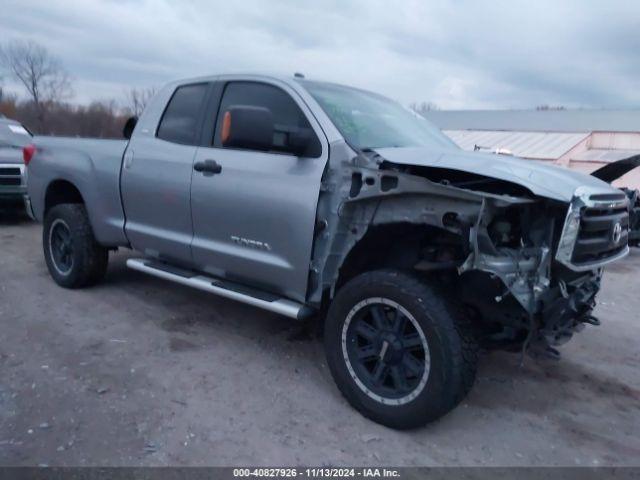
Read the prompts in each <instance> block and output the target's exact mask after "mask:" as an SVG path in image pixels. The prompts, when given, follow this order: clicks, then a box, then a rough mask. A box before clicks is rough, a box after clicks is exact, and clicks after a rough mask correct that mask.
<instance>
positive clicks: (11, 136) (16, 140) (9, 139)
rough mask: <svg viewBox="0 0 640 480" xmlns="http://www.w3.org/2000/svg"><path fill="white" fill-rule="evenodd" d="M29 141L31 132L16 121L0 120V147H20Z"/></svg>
mask: <svg viewBox="0 0 640 480" xmlns="http://www.w3.org/2000/svg"><path fill="white" fill-rule="evenodd" d="M30 143H31V134H30V133H29V132H28V131H27V129H26V128H24V127H23V126H22V125H20V124H18V123H4V122H0V147H13V148H22V147H24V146H26V145H29V144H30Z"/></svg>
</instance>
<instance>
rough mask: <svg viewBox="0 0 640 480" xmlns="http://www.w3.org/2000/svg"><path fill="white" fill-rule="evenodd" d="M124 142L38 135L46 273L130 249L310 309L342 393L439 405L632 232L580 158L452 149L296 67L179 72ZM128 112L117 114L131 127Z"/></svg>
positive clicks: (390, 414)
mask: <svg viewBox="0 0 640 480" xmlns="http://www.w3.org/2000/svg"><path fill="white" fill-rule="evenodd" d="M134 123H135V121H133V120H132V121H131V122H129V123H128V125H127V127H125V130H126V132H125V137H130V139H129V141H128V142H126V141H97V140H77V139H46V138H43V139H39V140H37V142H36V151H35V153H34V154H33V155H28V159H27V158H25V160H28V161H27V163H28V175H29V184H28V192H29V197H30V203H31V206H32V214H33V215H34V216H35V218H36V219H38V220H39V221H43V222H44V228H43V246H44V256H45V260H46V264H47V266H48V269H49V271H50V273H51V276H52V277H53V279H54V280H55V281H56V282H57V283H58V284H59V285H61V286H63V287H68V288H78V287H84V286H87V285H90V284H93V283H95V282H97V281H99V280H101V279H102V278H103V277H104V275H105V272H106V269H107V261H108V254H109V251H110V250H113V249H116V248H118V247H126V248H130V249H133V250H136V251H138V252H140V254H141V258H139V259H129V260H128V262H127V264H128V266H129V267H131V268H133V269H135V270H139V271H142V272H145V273H148V274H151V275H155V276H157V277H160V278H163V279H166V280H169V281H172V282H176V283H179V284H182V285H187V286H190V287H193V288H197V289H201V290H205V291H207V292H211V293H213V294H217V295H221V296H224V297H227V298H231V299H235V300H239V301H241V302H245V303H248V304H251V305H254V306H256V307H259V308H263V309H265V310H270V311H273V312H277V313H279V314H282V315H286V316H289V317H291V318H293V319H298V320H302V319H306V318H309V317H311V316H313V315H314V314H319V315H316V318H320V319H321V320H322V322H323V331H324V342H325V348H326V355H327V361H328V365H329V368H330V370H331V373H332V374H333V377H334V379H335V381H336V384H337V386H338V388H339V389H340V391H341V392H342V393H343V395H344V396H345V397H346V399H347V400H348V401H349V402H350V403H351V404H352V405H353V406H354V407H355V408H356V409H358V410H359V411H360V412H362V413H363V414H364V415H366V416H367V417H369V418H371V419H373V420H375V421H377V422H380V423H382V424H385V425H388V426H391V427H395V428H410V427H415V426H419V425H423V424H425V423H427V422H429V421H432V420H435V419H437V418H439V417H441V416H442V415H444V414H445V413H446V412H448V411H449V410H451V409H452V408H453V407H455V406H456V405H457V404H458V403H459V402H460V400H461V399H462V398H463V397H464V395H465V394H466V393H467V392H468V391H469V389H470V388H471V385H472V383H473V381H474V376H475V372H476V362H477V357H478V349H479V347H484V348H501V349H509V350H513V351H516V352H525V351H529V352H531V353H539V354H540V353H547V354H550V355H557V350H556V349H555V348H554V347H555V346H557V345H560V344H562V343H564V342H566V341H567V340H568V339H569V338H570V337H571V336H572V334H573V333H574V332H576V331H578V330H580V329H582V328H583V327H584V325H585V324H591V325H598V324H599V322H598V320H597V319H596V318H595V317H594V316H593V315H592V310H593V308H594V306H595V296H596V294H597V292H598V290H599V288H600V281H601V278H602V273H603V268H602V267H603V266H604V265H606V264H608V263H610V262H613V261H615V260H618V259H620V258H622V257H624V256H625V255H626V254H627V252H628V245H627V238H628V225H629V213H628V199H627V198H626V195H625V194H624V193H623V192H621V191H620V190H617V189H615V188H612V187H611V186H610V185H608V184H607V183H605V182H603V181H601V180H598V179H596V178H594V177H591V176H587V175H583V174H579V173H576V172H572V171H568V170H564V169H560V168H556V167H552V166H544V165H541V164H538V163H534V162H531V161H523V160H519V159H516V158H512V157H507V156H503V155H493V154H485V153H466V152H463V151H461V150H460V149H459V148H458V147H456V146H455V145H454V144H453V143H452V142H451V141H450V140H448V139H447V138H446V137H445V136H444V135H443V134H442V133H441V132H440V131H439V130H438V129H437V128H435V127H433V126H432V125H431V124H429V123H428V122H427V121H426V120H424V119H423V118H422V117H420V116H418V115H416V114H414V113H413V112H411V111H410V110H408V109H405V108H403V107H402V106H400V105H398V104H397V103H395V102H393V101H391V100H389V99H387V98H385V97H383V96H380V95H377V94H374V93H370V92H367V91H363V90H359V89H355V88H349V87H345V86H341V85H336V84H330V83H323V82H316V81H309V80H306V79H304V78H299V77H296V78H273V77H268V76H250V75H225V76H213V77H207V78H196V79H192V80H187V81H180V82H174V83H171V84H169V85H167V86H166V87H164V88H163V89H162V90H161V91H160V92H159V93H158V94H157V95H156V96H155V98H154V99H153V100H152V102H151V103H150V104H149V105H148V107H147V108H146V110H145V111H144V113H143V115H142V116H141V118H140V119H139V120H137V124H135V125H134ZM131 132H132V133H131Z"/></svg>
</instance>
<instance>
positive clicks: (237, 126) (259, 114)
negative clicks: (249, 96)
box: [220, 105, 274, 151]
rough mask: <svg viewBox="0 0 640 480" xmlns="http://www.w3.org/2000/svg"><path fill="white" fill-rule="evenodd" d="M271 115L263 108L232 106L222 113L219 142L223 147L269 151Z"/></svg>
mask: <svg viewBox="0 0 640 480" xmlns="http://www.w3.org/2000/svg"><path fill="white" fill-rule="evenodd" d="M273 130H274V125H273V114H272V113H271V110H269V109H268V108H264V107H252V106H248V105H233V106H231V107H229V108H228V109H227V111H226V112H224V116H223V118H222V129H221V130H220V140H221V142H222V145H223V146H224V147H232V148H233V147H235V148H247V149H251V150H264V151H268V150H271V148H272V146H273Z"/></svg>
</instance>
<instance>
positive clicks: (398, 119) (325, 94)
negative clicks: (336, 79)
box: [303, 81, 458, 150]
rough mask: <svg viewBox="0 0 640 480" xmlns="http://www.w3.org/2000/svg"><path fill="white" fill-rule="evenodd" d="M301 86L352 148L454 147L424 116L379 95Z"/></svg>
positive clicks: (323, 85)
mask: <svg viewBox="0 0 640 480" xmlns="http://www.w3.org/2000/svg"><path fill="white" fill-rule="evenodd" d="M303 85H304V86H305V88H306V89H307V90H308V91H309V93H310V94H311V96H313V98H315V100H316V101H317V102H318V103H319V104H320V106H321V107H322V109H323V110H324V111H325V113H326V114H327V115H328V116H329V118H330V119H331V121H332V122H333V123H334V124H335V126H336V127H337V128H338V130H339V131H340V133H341V134H342V135H343V136H344V137H345V140H346V141H347V142H348V143H349V145H351V146H352V147H354V148H356V149H359V150H363V149H366V148H388V147H439V148H456V149H457V148H458V147H457V146H456V145H455V143H453V142H452V141H451V140H450V139H449V138H448V137H447V136H446V135H444V134H443V133H442V132H441V131H440V130H439V129H438V128H437V127H436V126H435V125H432V124H431V123H430V122H428V121H427V120H425V119H424V117H422V116H420V115H418V114H417V113H415V112H413V111H412V110H409V109H408V108H404V107H403V106H401V105H400V104H399V103H396V102H394V101H393V100H390V99H388V98H386V97H383V96H382V95H377V94H375V93H371V92H366V91H364V90H358V89H355V88H350V87H344V86H342V85H335V84H329V83H321V82H309V81H304V82H303Z"/></svg>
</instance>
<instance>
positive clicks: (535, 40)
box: [0, 0, 640, 109]
mask: <svg viewBox="0 0 640 480" xmlns="http://www.w3.org/2000/svg"><path fill="white" fill-rule="evenodd" d="M10 39H32V40H36V41H38V42H40V43H42V44H43V45H45V46H46V47H47V48H48V49H49V50H50V51H51V52H52V53H54V54H56V55H58V56H59V57H60V59H61V60H62V62H63V63H64V65H65V66H66V68H67V70H68V71H69V73H70V74H71V75H72V76H73V79H74V91H75V96H74V98H73V101H74V102H78V103H85V102H88V101H90V100H93V99H109V98H115V99H118V100H120V101H121V100H122V99H123V97H124V92H125V91H126V90H127V88H129V87H131V86H135V87H147V86H160V85H162V84H163V83H164V82H166V81H169V80H172V79H175V78H183V77H190V76H197V75H205V74H215V73H231V72H273V73H279V74H287V75H288V74H293V72H295V71H300V72H303V73H304V74H305V75H306V76H307V78H313V79H324V80H331V81H336V82H341V83H346V84H351V85H355V86H359V87H363V88H367V89H370V90H375V91H378V92H380V93H383V94H386V95H388V96H391V97H393V98H395V99H397V100H399V101H401V102H402V103H404V104H409V103H411V102H421V101H430V102H434V103H436V104H437V105H438V106H439V107H441V108H447V109H451V108H458V109H459V108H474V109H477V108H530V107H535V106H536V105H540V104H550V105H565V106H570V107H596V108H600V107H615V108H631V107H634V108H638V107H640V53H639V52H640V1H638V0H626V1H614V0H606V1H590V0H563V1H561V0H530V1H522V2H521V1H515V0H511V1H506V0H505V1H483V2H481V1H479V0H433V1H432V0H423V1H418V0H416V1H414V0H408V1H402V0H395V1H394V0H386V1H378V0H329V1H322V0H315V1H313V0H309V1H305V0H231V1H229V0H226V1H215V0H191V1H190V0H173V1H170V0H83V1H77V0H40V1H36V0H0V41H6V40H10ZM4 83H5V87H9V89H10V90H12V91H16V92H17V91H18V89H17V87H16V86H15V85H13V84H12V82H11V80H9V79H7V78H5V80H4Z"/></svg>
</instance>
